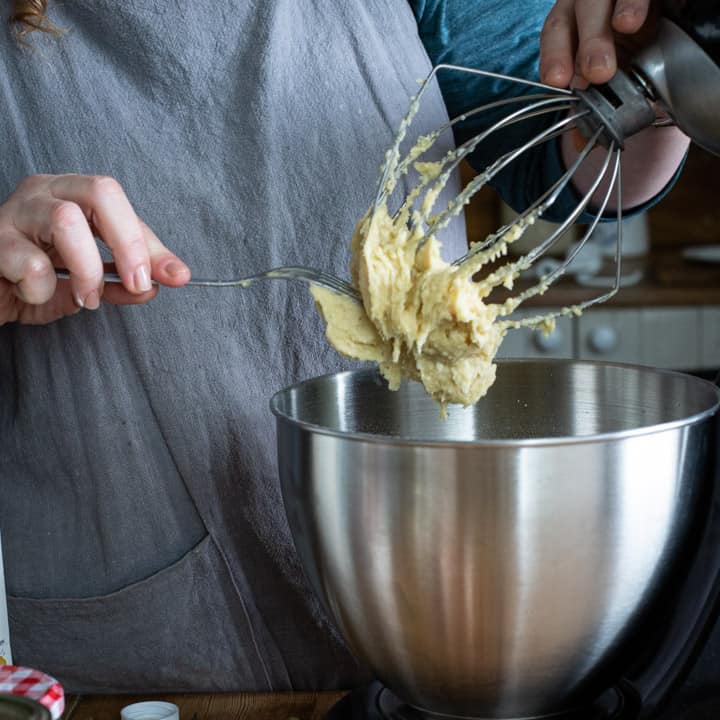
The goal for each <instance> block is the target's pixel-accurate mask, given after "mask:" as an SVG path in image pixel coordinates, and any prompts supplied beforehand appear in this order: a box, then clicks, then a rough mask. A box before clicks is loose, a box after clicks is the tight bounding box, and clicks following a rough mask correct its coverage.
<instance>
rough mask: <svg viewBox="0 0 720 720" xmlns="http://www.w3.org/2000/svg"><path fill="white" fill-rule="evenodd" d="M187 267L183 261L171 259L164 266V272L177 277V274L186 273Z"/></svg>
mask: <svg viewBox="0 0 720 720" xmlns="http://www.w3.org/2000/svg"><path fill="white" fill-rule="evenodd" d="M187 271H188V267H187V265H185V264H184V263H181V262H178V261H177V260H171V261H170V262H169V263H168V264H167V265H166V266H165V272H166V273H167V274H168V275H170V276H172V277H177V276H178V275H183V274H185V273H187Z"/></svg>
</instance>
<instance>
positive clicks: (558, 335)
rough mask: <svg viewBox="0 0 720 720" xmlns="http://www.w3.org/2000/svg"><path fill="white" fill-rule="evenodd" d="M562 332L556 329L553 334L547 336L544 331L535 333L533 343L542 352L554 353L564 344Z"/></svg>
mask: <svg viewBox="0 0 720 720" xmlns="http://www.w3.org/2000/svg"><path fill="white" fill-rule="evenodd" d="M562 339H563V337H562V332H561V331H560V330H558V329H557V328H555V329H554V330H553V331H552V332H551V333H547V334H545V333H544V332H543V331H542V330H536V331H535V332H534V333H533V343H534V344H535V347H536V348H537V349H538V350H540V351H541V352H552V351H553V350H557V349H558V348H559V347H560V345H561V344H562Z"/></svg>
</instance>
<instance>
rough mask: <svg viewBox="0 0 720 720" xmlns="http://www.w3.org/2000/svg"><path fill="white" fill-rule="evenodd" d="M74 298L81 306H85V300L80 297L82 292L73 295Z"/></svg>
mask: <svg viewBox="0 0 720 720" xmlns="http://www.w3.org/2000/svg"><path fill="white" fill-rule="evenodd" d="M73 300H74V301H75V304H76V305H77V306H78V307H79V308H82V307H85V301H84V300H83V299H82V298H81V297H80V293H75V294H74V295H73Z"/></svg>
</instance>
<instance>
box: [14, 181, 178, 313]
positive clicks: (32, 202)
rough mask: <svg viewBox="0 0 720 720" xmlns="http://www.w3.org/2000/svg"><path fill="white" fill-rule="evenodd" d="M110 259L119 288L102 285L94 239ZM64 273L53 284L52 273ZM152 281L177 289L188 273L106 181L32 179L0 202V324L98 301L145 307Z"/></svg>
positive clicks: (118, 188)
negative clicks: (67, 277)
mask: <svg viewBox="0 0 720 720" xmlns="http://www.w3.org/2000/svg"><path fill="white" fill-rule="evenodd" d="M95 233H96V234H97V235H98V236H99V237H101V238H102V240H103V242H104V243H105V244H106V245H107V246H108V247H109V248H110V250H111V251H112V254H113V259H114V261H115V262H114V264H115V266H116V268H117V272H118V273H119V274H120V276H121V278H122V285H120V284H110V283H108V285H107V286H104V285H103V280H102V276H103V272H104V270H105V268H104V267H103V263H102V259H101V257H100V253H99V251H98V248H97V244H96V242H95V239H94V236H93V235H94V234H95ZM58 267H63V268H66V269H67V270H69V271H70V280H57V278H56V276H55V268H58ZM152 278H154V279H155V280H157V281H158V282H159V283H161V284H163V285H170V286H174V287H178V286H180V285H184V284H185V283H186V282H187V281H188V280H189V279H190V270H189V268H188V267H187V265H185V263H183V262H182V261H181V260H179V259H178V258H177V257H176V256H175V255H173V254H172V253H171V252H170V251H169V250H168V249H167V248H166V247H165V246H164V245H163V244H162V243H161V242H160V240H158V238H157V237H156V235H155V234H154V233H153V232H152V230H150V228H149V227H148V226H147V225H145V223H144V222H143V221H142V220H140V218H138V216H137V215H136V214H135V211H134V210H133V208H132V206H131V205H130V202H129V201H128V199H127V197H126V196H125V193H124V191H123V189H122V187H121V186H120V184H119V183H118V182H117V181H116V180H114V179H113V178H110V177H97V176H88V175H33V176H31V177H28V178H26V179H25V180H23V181H22V182H21V183H20V185H19V186H18V187H17V189H16V190H15V192H13V193H12V195H10V197H9V198H8V199H7V200H6V201H5V202H4V203H3V204H2V205H0V325H2V324H3V323H6V322H14V321H18V322H22V323H33V324H41V323H49V322H52V321H53V320H57V319H59V318H61V317H64V316H65V315H72V314H73V313H76V312H78V310H79V309H80V308H86V309H88V310H95V309H97V308H98V307H99V305H100V301H101V300H104V301H106V302H111V303H116V304H135V303H143V302H146V301H148V300H150V299H152V298H153V297H155V295H156V294H157V292H158V290H157V287H154V286H153V285H152V284H151V279H152Z"/></svg>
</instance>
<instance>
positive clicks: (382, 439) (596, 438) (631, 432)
mask: <svg viewBox="0 0 720 720" xmlns="http://www.w3.org/2000/svg"><path fill="white" fill-rule="evenodd" d="M528 362H532V363H538V364H540V363H541V364H545V365H576V366H577V365H592V366H603V367H617V368H620V369H624V370H633V371H635V372H642V373H648V374H653V375H658V374H659V375H671V376H675V377H679V378H681V379H683V381H685V382H694V383H697V384H704V385H705V386H706V387H707V388H708V389H709V390H711V391H712V392H713V393H714V394H715V402H714V404H713V405H712V406H711V407H709V408H708V409H706V410H703V411H702V412H699V413H695V414H694V415H688V416H687V417H685V418H681V419H679V420H671V421H669V422H665V423H657V424H654V425H647V426H643V427H638V428H631V429H628V430H618V431H613V432H604V433H595V434H590V435H572V436H563V437H535V438H525V439H522V438H506V439H505V438H494V439H487V440H483V439H479V440H422V439H418V438H406V437H400V436H395V435H376V434H373V433H367V432H343V431H342V430H334V429H332V428H328V427H325V426H323V425H317V424H315V423H311V422H307V421H305V420H298V419H297V418H293V417H291V416H290V415H289V414H288V413H286V412H284V411H283V410H281V409H280V407H279V403H280V398H281V397H283V396H285V395H287V394H288V393H290V392H292V391H294V390H297V389H299V388H301V387H303V386H305V385H310V384H311V383H316V382H318V381H321V380H325V379H328V378H338V377H343V376H347V375H368V376H369V375H374V376H375V377H377V378H379V379H380V381H381V382H385V380H384V378H383V377H382V375H381V374H380V371H379V369H378V368H377V367H365V368H362V367H361V368H355V369H351V370H341V371H336V372H331V373H326V374H324V375H318V376H315V377H312V378H307V379H306V380H302V381H300V382H297V383H294V384H293V385H289V386H287V387H285V388H283V389H282V390H278V391H277V392H276V393H274V394H273V396H272V397H271V398H270V410H271V412H272V413H273V415H275V417H276V420H278V421H280V420H282V421H285V422H287V423H289V424H290V425H292V426H294V427H297V428H300V429H302V430H305V431H307V432H311V433H313V434H315V435H325V436H329V437H334V438H339V439H342V440H347V441H351V442H364V443H372V444H380V445H394V446H399V447H418V446H420V447H434V448H438V447H447V448H452V447H473V448H478V449H479V448H494V447H507V448H517V447H540V446H558V445H581V444H588V443H596V442H607V441H609V440H612V441H619V440H625V439H627V438H633V437H638V436H642V435H653V434H657V433H660V432H665V431H668V430H674V429H677V428H679V427H684V426H691V425H697V424H699V423H701V422H703V421H706V420H710V419H712V418H713V416H716V414H717V413H718V409H720V387H718V386H717V385H715V384H714V383H713V382H710V381H709V380H705V379H703V378H700V377H697V376H694V375H690V374H688V373H683V372H681V371H678V370H666V369H664V368H655V367H652V366H649V365H637V364H631V363H619V362H608V361H598V360H575V359H572V358H507V359H502V360H498V361H497V365H498V366H499V367H501V366H502V365H510V364H520V363H528ZM403 382H407V381H406V380H403ZM479 402H482V398H481V399H480V400H479ZM448 407H449V408H452V407H453V405H449V406H448ZM455 407H457V406H455Z"/></svg>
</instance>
